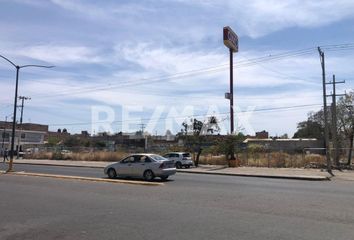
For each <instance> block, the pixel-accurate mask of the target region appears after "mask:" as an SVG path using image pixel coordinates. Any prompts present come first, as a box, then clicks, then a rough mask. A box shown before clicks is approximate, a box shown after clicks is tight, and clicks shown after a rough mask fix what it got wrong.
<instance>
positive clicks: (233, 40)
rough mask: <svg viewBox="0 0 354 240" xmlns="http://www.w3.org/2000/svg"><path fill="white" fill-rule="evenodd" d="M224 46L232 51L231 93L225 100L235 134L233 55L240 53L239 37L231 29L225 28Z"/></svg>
mask: <svg viewBox="0 0 354 240" xmlns="http://www.w3.org/2000/svg"><path fill="white" fill-rule="evenodd" d="M223 35H224V44H225V46H226V47H227V48H229V51H230V92H229V93H226V94H225V98H226V99H229V100H230V133H231V134H233V133H234V79H233V53H234V52H238V36H237V34H236V33H235V32H234V31H233V30H232V29H231V28H230V27H228V26H227V27H224V31H223Z"/></svg>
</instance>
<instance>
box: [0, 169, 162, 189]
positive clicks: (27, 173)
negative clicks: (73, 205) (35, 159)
mask: <svg viewBox="0 0 354 240" xmlns="http://www.w3.org/2000/svg"><path fill="white" fill-rule="evenodd" d="M0 173H1V174H9V175H18V176H30V177H47V178H57V179H68V180H82V181H89V182H107V183H121V184H131V185H143V186H164V185H165V184H164V183H158V182H143V181H130V180H116V179H105V178H91V177H79V176H68V175H56V174H43V173H30V172H11V173H6V172H0Z"/></svg>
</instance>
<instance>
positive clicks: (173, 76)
mask: <svg viewBox="0 0 354 240" xmlns="http://www.w3.org/2000/svg"><path fill="white" fill-rule="evenodd" d="M314 50H315V48H306V49H302V50H296V51H289V52H285V53H279V54H274V55H268V56H264V57H259V58H253V59H247V60H241V61H238V62H237V63H236V64H233V67H234V68H236V67H237V68H242V67H249V66H253V65H257V64H259V63H262V62H269V61H276V60H280V59H286V58H290V57H294V56H303V55H307V54H310V53H314ZM227 68H228V66H227V64H222V65H219V66H214V67H208V68H201V69H196V70H190V71H186V72H180V73H175V74H170V75H163V76H160V77H153V78H143V79H137V80H135V81H125V82H119V83H117V84H111V85H109V86H101V87H98V86H95V87H88V88H84V89H82V88H81V89H78V90H75V91H67V92H62V93H58V94H54V95H53V94H51V95H42V96H41V95H39V96H37V98H52V97H57V96H65V95H68V94H80V93H85V92H92V91H104V90H108V89H115V88H118V87H119V88H122V87H129V86H135V85H144V84H150V83H154V82H161V81H165V80H173V79H180V78H185V77H190V76H193V75H196V74H206V73H215V72H220V71H224V70H225V69H227Z"/></svg>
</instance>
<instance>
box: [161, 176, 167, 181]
mask: <svg viewBox="0 0 354 240" xmlns="http://www.w3.org/2000/svg"><path fill="white" fill-rule="evenodd" d="M160 178H161V180H162V181H166V180H167V178H168V176H163V177H160Z"/></svg>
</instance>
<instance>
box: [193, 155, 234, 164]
mask: <svg viewBox="0 0 354 240" xmlns="http://www.w3.org/2000/svg"><path fill="white" fill-rule="evenodd" d="M199 164H210V165H227V160H226V157H225V155H219V156H213V155H211V154H208V155H205V156H200V159H199Z"/></svg>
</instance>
